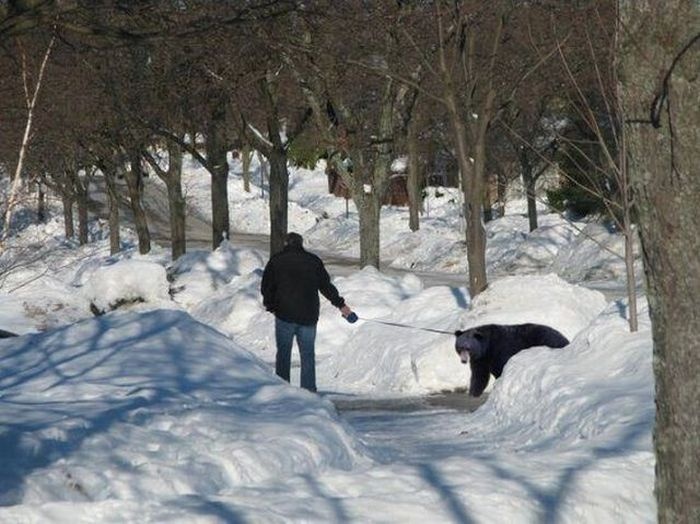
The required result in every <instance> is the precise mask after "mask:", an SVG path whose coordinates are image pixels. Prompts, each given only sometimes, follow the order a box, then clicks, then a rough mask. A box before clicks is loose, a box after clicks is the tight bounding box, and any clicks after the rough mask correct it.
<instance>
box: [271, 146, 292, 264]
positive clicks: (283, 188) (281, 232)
mask: <svg viewBox="0 0 700 524" xmlns="http://www.w3.org/2000/svg"><path fill="white" fill-rule="evenodd" d="M268 161H269V162H270V254H271V255H272V254H275V253H278V252H279V251H282V248H283V247H284V239H285V236H286V235H287V204H288V200H289V172H288V171H287V154H286V153H285V151H284V149H281V150H280V149H278V148H276V147H275V148H273V149H272V151H271V152H270V154H269V158H268Z"/></svg>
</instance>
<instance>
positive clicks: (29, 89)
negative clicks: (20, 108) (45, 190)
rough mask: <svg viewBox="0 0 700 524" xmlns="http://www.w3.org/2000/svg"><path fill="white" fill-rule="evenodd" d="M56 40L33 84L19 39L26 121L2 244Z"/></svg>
mask: <svg viewBox="0 0 700 524" xmlns="http://www.w3.org/2000/svg"><path fill="white" fill-rule="evenodd" d="M55 42H56V37H55V35H53V36H52V37H51V39H50V41H49V43H48V45H47V46H46V50H45V51H44V52H43V58H42V59H41V61H40V63H39V66H38V71H37V73H36V80H35V81H34V85H32V84H31V77H32V76H33V75H32V73H31V72H30V71H29V65H28V62H27V54H26V51H25V49H24V46H23V44H22V41H21V40H20V39H18V40H17V46H18V48H19V49H18V50H19V55H20V63H21V66H20V67H21V78H22V86H23V90H24V99H25V100H24V101H25V104H26V112H27V113H26V121H25V125H24V133H23V134H22V142H21V143H20V144H19V153H18V159H17V163H16V167H15V173H14V176H13V177H12V186H11V188H10V194H9V196H8V201H7V206H6V207H5V209H4V214H3V229H2V233H1V235H0V245H2V242H3V241H4V240H5V239H6V238H7V236H8V235H9V234H10V226H11V222H12V211H13V208H14V206H15V205H16V204H17V199H18V196H19V190H20V186H21V183H22V169H23V167H24V162H25V156H26V154H27V149H28V147H29V141H30V138H31V132H32V125H33V122H34V117H35V110H36V105H37V101H38V98H39V93H40V91H41V86H42V81H43V79H44V72H45V71H46V64H47V63H48V60H49V57H50V56H51V51H52V49H53V46H54V43H55Z"/></svg>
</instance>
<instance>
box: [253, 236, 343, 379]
mask: <svg viewBox="0 0 700 524" xmlns="http://www.w3.org/2000/svg"><path fill="white" fill-rule="evenodd" d="M303 244H304V239H303V238H302V237H301V235H299V234H298V233H289V234H287V237H286V239H285V245H284V249H283V250H282V251H280V252H279V253H277V254H275V255H273V256H272V257H270V261H269V262H268V263H267V265H266V266H265V272H264V273H263V278H262V285H261V292H262V295H263V305H264V306H265V309H267V310H268V311H270V312H271V313H273V314H274V315H275V342H276V343H277V355H276V357H275V373H277V375H279V376H280V377H282V378H283V379H284V380H286V381H287V382H289V368H290V363H291V357H292V343H293V340H294V337H296V339H297V345H298V346H299V355H300V357H301V380H300V382H301V387H302V388H304V389H308V390H309V391H316V362H315V360H316V357H315V342H316V324H317V323H318V316H319V309H320V303H319V298H318V293H319V291H320V292H321V294H322V295H323V296H324V297H326V298H327V299H328V300H329V301H330V303H331V304H333V305H334V306H335V307H337V308H338V309H340V312H341V314H342V315H343V317H345V319H346V320H347V321H348V322H355V321H356V320H357V315H355V313H353V312H352V310H351V309H350V308H349V307H348V306H347V305H346V304H345V300H344V299H343V297H341V296H340V295H339V294H338V290H337V289H336V288H335V286H334V285H333V284H331V278H330V276H329V275H328V272H327V271H326V268H325V267H324V265H323V262H322V261H321V259H320V258H318V257H317V256H316V255H314V254H312V253H309V252H308V251H306V250H305V249H304V247H303Z"/></svg>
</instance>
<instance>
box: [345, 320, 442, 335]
mask: <svg viewBox="0 0 700 524" xmlns="http://www.w3.org/2000/svg"><path fill="white" fill-rule="evenodd" d="M357 318H358V319H360V320H364V321H365V322H374V323H375V324H384V325H385V326H394V327H400V328H404V329H417V330H419V331H429V332H430V333H439V334H440V335H452V336H454V334H455V332H454V331H443V330H442V329H432V328H426V327H418V326H409V325H408V324H399V323H398V322H387V321H385V320H377V319H376V318H364V317H357Z"/></svg>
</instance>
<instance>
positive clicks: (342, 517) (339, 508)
mask: <svg viewBox="0 0 700 524" xmlns="http://www.w3.org/2000/svg"><path fill="white" fill-rule="evenodd" d="M301 478H302V479H304V481H305V482H306V485H307V486H308V487H309V489H310V490H311V492H312V493H313V494H314V495H315V496H316V497H319V498H320V499H322V500H325V501H326V502H327V503H328V506H329V508H330V510H331V513H332V514H333V518H332V519H331V520H330V521H331V522H337V523H338V524H342V523H344V522H351V519H350V516H349V515H348V513H347V511H345V508H344V507H343V499H342V498H340V497H333V496H331V495H328V494H327V493H325V492H324V490H323V486H322V485H321V484H320V483H319V482H318V480H317V479H316V478H314V477H313V476H312V475H309V474H305V475H301Z"/></svg>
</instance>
